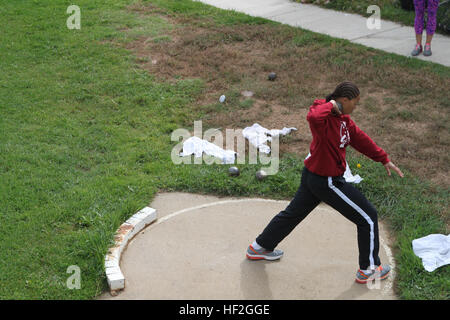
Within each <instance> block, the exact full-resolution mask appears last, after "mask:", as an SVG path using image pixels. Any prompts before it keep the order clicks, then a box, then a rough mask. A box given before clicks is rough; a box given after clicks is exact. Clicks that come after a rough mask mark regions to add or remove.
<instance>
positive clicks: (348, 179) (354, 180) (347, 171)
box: [305, 153, 363, 183]
mask: <svg viewBox="0 0 450 320" xmlns="http://www.w3.org/2000/svg"><path fill="white" fill-rule="evenodd" d="M309 157H311V153H308V155H307V156H306V158H305V160H306V159H308V158H309ZM345 165H346V167H345V172H344V178H345V181H346V182H350V183H360V182H361V181H362V180H363V178H361V177H360V176H359V174H357V175H355V176H354V175H353V174H352V171H351V170H350V166H349V165H348V162H347V161H345Z"/></svg>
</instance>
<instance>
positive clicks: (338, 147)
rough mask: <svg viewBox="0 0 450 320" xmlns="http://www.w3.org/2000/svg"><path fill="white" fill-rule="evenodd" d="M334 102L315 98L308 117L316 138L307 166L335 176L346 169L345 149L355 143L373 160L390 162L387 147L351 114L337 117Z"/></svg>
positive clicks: (357, 147) (310, 169) (341, 173)
mask: <svg viewBox="0 0 450 320" xmlns="http://www.w3.org/2000/svg"><path fill="white" fill-rule="evenodd" d="M332 108H333V104H332V103H331V102H325V99H316V100H314V103H313V105H312V106H311V107H310V108H309V112H308V115H307V116H306V119H307V120H308V122H309V127H310V128H311V133H312V136H313V140H312V142H311V146H310V153H311V156H309V157H308V158H306V160H305V166H306V168H307V169H308V170H309V171H311V172H313V173H315V174H317V175H320V176H326V177H329V176H331V177H334V176H340V175H343V174H344V172H345V167H346V161H345V148H346V147H347V146H348V145H351V146H352V147H353V148H355V149H356V150H357V151H359V152H361V153H362V154H364V155H366V156H367V157H369V158H370V159H372V160H374V161H377V162H381V163H382V164H386V163H388V162H389V158H388V155H387V153H386V152H384V150H383V149H381V148H380V147H378V146H377V145H376V144H375V142H374V141H373V140H372V139H371V138H370V137H369V136H368V135H367V134H366V133H365V132H364V131H362V130H361V129H359V128H358V126H357V125H356V124H355V122H354V121H353V120H352V119H350V116H349V115H340V116H335V115H333V114H332V113H331V109H332Z"/></svg>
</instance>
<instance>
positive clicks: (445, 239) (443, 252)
mask: <svg viewBox="0 0 450 320" xmlns="http://www.w3.org/2000/svg"><path fill="white" fill-rule="evenodd" d="M412 247H413V251H414V253H415V255H416V256H418V257H419V258H421V259H422V264H423V267H424V268H425V270H427V271H428V272H432V271H434V270H436V269H437V268H439V267H441V266H443V265H446V264H449V263H450V234H449V235H447V236H446V235H443V234H430V235H428V236H426V237H423V238H419V239H415V240H413V241H412Z"/></svg>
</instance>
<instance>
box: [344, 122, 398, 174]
mask: <svg viewBox="0 0 450 320" xmlns="http://www.w3.org/2000/svg"><path fill="white" fill-rule="evenodd" d="M349 132H350V145H351V146H352V147H353V148H355V149H356V150H357V151H359V152H361V153H362V154H364V155H365V156H367V157H369V158H370V159H372V160H373V161H376V162H381V163H382V164H383V166H384V167H385V169H386V171H387V173H388V175H389V176H390V175H391V171H390V170H391V169H392V170H394V171H395V172H397V174H398V175H399V176H400V177H402V178H403V173H402V172H401V170H400V169H399V168H397V167H396V166H395V165H394V164H393V163H392V162H391V161H390V160H389V157H388V154H387V153H386V152H385V151H384V150H383V149H382V148H380V147H379V146H378V145H377V144H376V143H375V142H374V141H373V140H372V139H371V138H370V137H369V136H368V135H367V134H366V133H365V132H364V131H362V130H361V129H360V128H358V126H357V125H356V124H355V122H354V121H353V120H351V119H350V125H349Z"/></svg>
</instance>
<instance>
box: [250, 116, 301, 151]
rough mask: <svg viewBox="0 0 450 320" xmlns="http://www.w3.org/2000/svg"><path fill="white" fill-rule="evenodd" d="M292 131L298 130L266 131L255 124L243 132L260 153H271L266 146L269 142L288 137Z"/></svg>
mask: <svg viewBox="0 0 450 320" xmlns="http://www.w3.org/2000/svg"><path fill="white" fill-rule="evenodd" d="M292 130H297V128H286V127H284V128H283V129H281V130H278V129H272V130H269V129H266V128H264V127H262V126H261V125H259V124H258V123H254V124H253V125H252V126H251V127H246V128H244V129H243V130H242V135H243V136H244V137H245V138H246V139H248V141H249V142H250V143H251V144H252V145H254V146H255V147H257V148H258V149H259V151H260V152H263V153H267V154H269V153H270V147H269V146H268V145H266V142H267V141H272V137H275V136H278V135H280V134H282V135H287V134H289V133H290V132H291V131H292Z"/></svg>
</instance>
